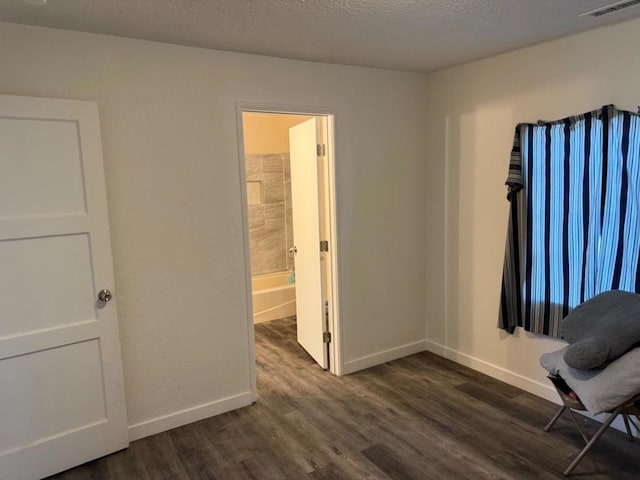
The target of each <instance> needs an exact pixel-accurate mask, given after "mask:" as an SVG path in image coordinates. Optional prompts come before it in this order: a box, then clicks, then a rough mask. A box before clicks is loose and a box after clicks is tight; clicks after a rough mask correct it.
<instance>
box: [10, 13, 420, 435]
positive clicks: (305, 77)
mask: <svg viewBox="0 0 640 480" xmlns="http://www.w3.org/2000/svg"><path fill="white" fill-rule="evenodd" d="M0 68H1V70H2V74H1V75H0V92H1V93H3V94H9V95H27V96H45V97H58V98H73V99H84V100H94V101H97V102H98V104H99V107H100V120H101V124H102V125H101V128H102V135H103V147H104V159H105V171H106V183H107V192H108V201H109V209H110V222H111V232H112V242H113V251H114V263H115V274H116V283H117V285H116V287H117V288H116V294H117V295H118V307H119V319H120V324H121V336H122V346H123V356H124V359H123V360H124V371H125V381H126V394H127V406H128V413H129V422H130V425H133V426H134V428H133V429H132V432H131V434H132V437H134V438H136V437H139V436H142V435H146V434H149V433H152V432H154V431H157V430H159V429H162V428H169V427H171V426H174V425H177V424H179V423H182V422H186V421H190V420H194V419H196V418H198V417H200V416H208V415H210V414H213V413H217V412H219V411H222V410H225V409H229V408H233V407H237V406H239V405H243V404H247V403H248V402H249V395H248V391H249V388H250V380H249V377H250V373H249V372H250V359H249V355H248V338H249V332H248V326H247V316H248V312H247V304H246V301H245V298H246V297H245V288H246V285H245V278H244V273H245V266H244V262H245V258H244V250H243V240H242V239H243V236H242V235H243V233H242V218H241V194H240V191H241V190H240V176H239V158H238V135H237V128H236V102H238V101H245V102H266V103H276V104H289V105H307V106H308V105H311V106H321V107H328V108H332V109H335V112H336V129H337V134H336V138H337V199H338V225H339V247H340V262H341V271H340V274H341V280H342V292H341V293H342V303H341V306H342V312H341V313H342V321H343V332H342V333H343V335H342V339H343V342H344V343H343V354H344V356H343V358H344V360H345V361H346V362H347V363H348V362H350V361H351V364H350V365H351V369H353V368H354V367H358V366H364V365H365V364H366V363H367V362H369V363H371V362H376V361H380V360H381V357H379V356H376V355H375V354H376V353H378V352H380V351H382V350H386V349H396V347H398V346H404V345H406V344H414V343H417V344H420V342H422V341H423V340H424V333H425V331H424V330H425V329H424V301H423V294H424V289H425V284H424V278H425V273H424V263H425V257H424V253H423V252H424V248H423V247H424V224H425V212H424V210H425V207H424V206H425V196H424V188H423V187H424V185H423V180H422V179H423V178H424V175H425V172H424V157H425V154H424V152H425V149H426V142H425V138H424V117H425V101H424V98H425V88H424V84H425V79H424V76H422V75H414V74H407V73H398V72H390V71H383V70H374V69H365V68H354V67H344V66H335V65H327V64H318V63H306V62H298V61H291V60H280V59H274V58H268V57H259V56H251V55H243V54H234V53H224V52H218V51H211V50H205V49H197V48H189V47H182V46H172V45H166V44H160V43H154V42H144V41H137V40H129V39H124V38H116V37H108V36H100V35H92V34H84V33H75V32H68V31H62V30H53V29H44V28H37V27H28V26H20V25H13V24H6V23H0ZM403 351H404V350H400V351H398V352H399V353H402V352H403ZM394 352H395V350H394ZM399 353H398V354H399ZM371 355H373V356H372V357H370V358H369V357H368V356H371ZM362 357H367V358H365V359H364V360H363V359H362ZM353 361H356V363H355V364H354V363H353ZM358 362H359V363H358ZM189 409H194V410H192V411H189ZM164 417H166V418H164Z"/></svg>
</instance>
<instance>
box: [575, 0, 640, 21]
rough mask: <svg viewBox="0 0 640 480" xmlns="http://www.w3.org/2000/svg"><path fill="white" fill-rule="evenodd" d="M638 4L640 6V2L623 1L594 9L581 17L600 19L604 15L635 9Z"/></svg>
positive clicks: (633, 0)
mask: <svg viewBox="0 0 640 480" xmlns="http://www.w3.org/2000/svg"><path fill="white" fill-rule="evenodd" d="M638 4H640V0H622V1H621V2H614V3H611V4H609V5H605V6H604V7H598V8H594V9H593V10H589V11H588V12H584V13H581V14H580V16H581V17H595V18H598V17H602V16H603V15H609V14H610V13H613V12H617V11H618V10H623V9H625V8H629V7H633V6H634V5H638Z"/></svg>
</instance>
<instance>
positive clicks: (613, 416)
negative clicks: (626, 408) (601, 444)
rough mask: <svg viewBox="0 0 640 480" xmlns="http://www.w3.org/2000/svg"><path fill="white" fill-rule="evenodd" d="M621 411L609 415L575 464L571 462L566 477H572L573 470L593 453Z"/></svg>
mask: <svg viewBox="0 0 640 480" xmlns="http://www.w3.org/2000/svg"><path fill="white" fill-rule="evenodd" d="M620 410H621V408H620V407H618V408H616V409H615V410H614V411H613V413H612V414H611V415H609V418H607V420H606V421H605V422H604V423H603V424H602V426H601V427H600V429H599V430H598V431H597V432H596V434H595V435H594V436H593V437H591V440H589V442H588V443H587V445H586V446H585V447H584V448H583V449H582V451H581V452H580V453H579V454H578V456H577V457H576V458H575V459H574V460H573V462H571V465H569V466H568V467H567V469H566V470H565V471H564V475H565V476H566V477H568V476H569V475H571V472H572V471H573V469H574V468H576V466H577V465H578V463H580V461H581V460H582V459H583V458H584V457H585V455H587V453H589V452H590V451H591V449H592V448H593V446H594V445H595V444H596V442H597V441H598V440H600V437H601V436H602V435H603V434H604V432H606V431H607V428H609V426H610V425H611V424H612V423H613V421H614V420H615V419H616V417H617V416H618V415H619V414H620Z"/></svg>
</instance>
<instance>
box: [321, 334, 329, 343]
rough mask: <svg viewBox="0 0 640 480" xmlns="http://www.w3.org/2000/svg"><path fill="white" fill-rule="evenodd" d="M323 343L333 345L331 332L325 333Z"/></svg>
mask: <svg viewBox="0 0 640 480" xmlns="http://www.w3.org/2000/svg"><path fill="white" fill-rule="evenodd" d="M322 341H323V342H324V343H331V332H324V333H323V334H322Z"/></svg>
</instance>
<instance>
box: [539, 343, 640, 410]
mask: <svg viewBox="0 0 640 480" xmlns="http://www.w3.org/2000/svg"><path fill="white" fill-rule="evenodd" d="M567 348H568V347H564V348H561V349H560V350H557V351H555V352H551V353H545V354H543V355H542V356H541V357H540V364H541V365H542V366H543V367H544V368H545V369H546V370H547V371H548V372H549V373H552V374H554V375H559V376H560V377H562V379H563V380H564V381H565V382H566V383H567V385H569V387H571V389H572V390H573V391H574V392H576V394H577V395H578V397H579V398H580V400H581V401H582V404H583V405H584V406H585V407H586V408H587V410H589V412H591V413H593V414H594V415H595V414H598V413H602V412H607V411H610V410H613V409H614V408H616V407H618V406H620V405H621V404H622V403H624V402H626V401H627V400H630V399H631V398H633V397H634V396H636V395H638V394H640V348H634V349H633V350H631V351H630V352H627V353H626V354H625V355H623V356H622V357H620V358H618V359H617V360H615V361H613V362H611V363H610V364H609V365H607V368H604V369H593V370H578V369H575V368H572V367H570V366H569V365H567V363H566V362H565V361H564V352H565V350H566V349H567Z"/></svg>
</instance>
